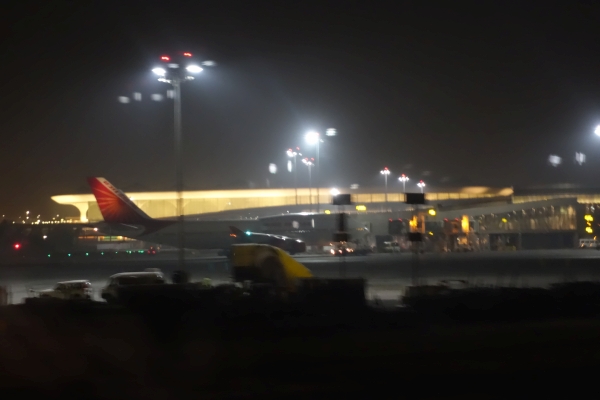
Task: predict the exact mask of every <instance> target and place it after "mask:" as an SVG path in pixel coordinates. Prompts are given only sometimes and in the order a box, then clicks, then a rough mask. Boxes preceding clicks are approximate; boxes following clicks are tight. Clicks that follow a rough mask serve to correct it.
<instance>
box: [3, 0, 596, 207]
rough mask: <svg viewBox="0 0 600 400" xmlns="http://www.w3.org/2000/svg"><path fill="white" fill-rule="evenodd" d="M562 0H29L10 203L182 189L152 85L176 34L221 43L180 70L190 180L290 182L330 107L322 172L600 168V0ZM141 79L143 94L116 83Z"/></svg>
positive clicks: (462, 181) (20, 45)
mask: <svg viewBox="0 0 600 400" xmlns="http://www.w3.org/2000/svg"><path fill="white" fill-rule="evenodd" d="M391 3H393V4H395V5H393V6H390V4H391ZM557 4H559V3H557V2H549V1H546V2H541V1H540V2H525V1H518V2H517V1H515V2H512V1H497V2H492V1H477V2H460V1H457V2H446V1H444V2H439V3H436V2H432V1H414V2H408V1H405V2H401V1H397V2H375V1H370V2H367V1H362V2H358V1H340V2H328V1H319V2H310V1H270V2H263V1H240V2H235V1H218V2H209V1H193V2H178V1H169V2H160V1H149V0H148V1H123V2H118V1H102V2H91V1H90V2H88V1H85V2H69V4H65V3H62V2H60V1H51V2H48V1H46V2H38V3H36V2H27V1H19V2H16V1H15V2H14V5H12V6H9V7H8V8H6V7H5V9H4V12H3V16H2V24H1V26H2V38H3V39H2V44H3V57H2V60H3V63H2V66H3V68H2V77H3V79H2V97H1V99H2V108H1V110H2V111H1V113H2V114H1V119H0V121H1V127H2V129H1V134H2V145H1V147H0V149H1V150H0V151H1V155H0V171H2V172H1V173H0V187H2V191H0V214H8V216H11V217H16V216H17V215H18V214H19V213H20V214H22V213H23V212H24V210H26V209H28V210H32V213H35V214H39V213H42V214H43V215H44V214H46V215H47V214H48V213H51V212H56V211H57V210H65V209H64V208H63V209H61V208H60V207H58V206H56V205H55V204H54V203H53V202H52V201H51V200H50V196H52V195H56V194H66V193H90V191H89V189H88V187H87V185H86V181H85V178H86V177H87V176H104V177H105V178H107V179H109V180H110V181H111V182H112V183H113V184H115V185H117V186H118V187H121V188H122V189H124V190H125V191H142V190H172V189H173V188H174V157H173V133H172V124H173V122H172V121H173V110H172V100H165V101H162V102H154V101H150V100H149V95H150V94H153V93H163V94H164V93H165V91H166V90H167V89H169V87H168V85H167V84H164V83H160V82H157V81H156V77H155V76H153V75H152V73H151V72H150V69H151V68H153V67H154V66H156V65H157V64H158V62H159V57H160V56H161V55H163V54H170V53H171V54H172V53H173V52H176V51H190V52H192V53H193V54H194V57H195V58H196V59H197V60H200V61H201V60H214V61H216V62H217V63H218V66H217V67H215V68H211V69H205V71H204V72H203V73H202V75H201V76H199V77H198V78H197V79H196V80H195V81H193V82H189V83H185V85H184V87H183V130H184V131H183V135H184V146H185V154H184V163H185V170H184V174H185V186H186V188H187V189H218V188H244V187H246V188H248V187H266V185H267V179H269V184H270V186H271V187H282V186H285V187H292V186H293V179H292V175H291V174H290V173H288V172H287V170H286V166H285V163H286V161H287V157H286V155H285V150H287V149H288V148H289V147H291V146H296V145H298V146H300V147H301V148H302V151H303V152H305V153H307V154H311V155H312V153H314V152H313V151H311V149H310V148H308V147H307V146H306V145H305V143H304V141H303V134H304V133H305V132H307V131H308V130H310V129H316V130H319V131H321V132H322V133H324V131H325V129H327V128H329V127H334V128H336V129H337V131H338V136H337V137H335V138H331V140H326V142H325V143H323V144H322V147H321V157H322V162H321V165H322V172H321V180H322V186H331V187H332V186H340V187H341V186H347V185H350V184H352V183H358V184H360V185H361V186H364V187H374V186H377V185H379V186H381V187H383V178H382V176H381V175H380V174H379V171H380V170H381V169H382V168H383V167H386V166H387V167H389V168H390V169H391V171H392V173H393V175H392V176H391V177H390V185H394V186H397V187H399V183H398V182H397V176H398V174H400V173H406V174H408V175H409V176H410V177H411V182H412V183H413V184H414V183H416V182H417V181H418V180H419V179H424V180H425V181H426V182H427V183H428V185H429V187H435V186H441V185H446V186H457V185H489V186H510V185H515V186H517V185H533V184H540V183H558V182H572V183H582V184H588V185H593V184H595V185H596V186H598V187H600V182H597V180H598V179H597V177H598V171H600V137H597V136H595V135H594V134H593V130H594V127H595V126H596V125H597V124H600V28H599V26H600V21H599V16H600V7H598V6H597V5H594V2H591V1H589V2H575V1H569V2H566V1H565V2H563V3H561V5H557ZM133 92H141V93H142V96H143V97H142V101H141V102H132V103H129V104H122V103H119V102H118V101H117V98H118V96H130V97H131V95H132V93H133ZM327 139H329V138H327ZM577 151H579V152H583V153H585V154H586V156H587V160H586V163H585V164H583V165H582V166H580V165H576V164H575V163H574V156H575V152H577ZM550 154H557V155H559V156H561V157H563V164H562V165H561V166H559V167H552V166H551V165H549V163H548V156H549V155H550ZM269 163H276V164H277V165H278V167H279V171H278V173H277V174H275V175H272V174H270V173H269V171H268V166H269ZM299 183H300V184H301V185H306V186H307V185H308V173H307V170H306V167H304V166H303V168H302V169H299ZM409 186H410V185H409ZM407 189H409V187H407ZM65 212H67V213H68V211H65ZM71 214H75V213H74V212H72V213H71Z"/></svg>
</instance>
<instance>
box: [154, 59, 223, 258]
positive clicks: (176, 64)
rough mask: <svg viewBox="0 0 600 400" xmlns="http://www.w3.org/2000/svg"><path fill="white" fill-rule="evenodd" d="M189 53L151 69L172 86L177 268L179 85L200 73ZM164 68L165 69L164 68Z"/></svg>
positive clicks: (181, 245)
mask: <svg viewBox="0 0 600 400" xmlns="http://www.w3.org/2000/svg"><path fill="white" fill-rule="evenodd" d="M191 57H192V54H191V53H187V52H186V53H183V54H177V56H176V57H175V59H171V57H169V56H162V57H161V58H160V60H161V62H162V63H163V65H164V67H163V66H160V67H156V68H153V69H152V72H154V73H155V74H156V75H158V80H159V81H160V82H165V83H168V84H170V85H171V86H173V100H174V101H173V104H174V112H173V115H174V124H173V130H174V136H175V186H176V190H177V217H178V226H179V231H178V241H177V242H178V247H179V260H178V261H179V268H180V269H183V268H184V267H185V252H184V249H185V228H184V218H183V162H182V156H181V84H182V83H183V82H186V81H189V80H192V79H194V77H193V76H192V74H198V73H200V72H202V67H200V66H199V65H198V64H197V63H194V62H192V61H191ZM200 65H204V66H213V65H214V62H212V61H204V62H202V63H201V64H200ZM165 67H166V68H165Z"/></svg>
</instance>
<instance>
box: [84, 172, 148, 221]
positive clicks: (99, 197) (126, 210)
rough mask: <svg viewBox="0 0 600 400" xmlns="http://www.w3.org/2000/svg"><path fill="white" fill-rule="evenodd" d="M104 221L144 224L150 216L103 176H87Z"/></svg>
mask: <svg viewBox="0 0 600 400" xmlns="http://www.w3.org/2000/svg"><path fill="white" fill-rule="evenodd" d="M87 181H88V184H89V185H90V188H91V189H92V193H94V197H96V202H98V207H99V208H100V212H101V213H102V217H103V218H104V221H106V222H109V223H120V224H144V223H145V222H148V221H151V220H152V218H151V217H150V216H148V214H146V213H145V212H143V211H142V210H141V209H140V208H139V207H138V206H136V205H135V203H134V202H133V201H131V199H130V198H129V197H127V196H126V195H125V193H123V192H122V191H121V190H119V189H117V188H116V187H114V186H113V185H112V184H111V183H110V182H109V181H107V180H106V179H104V178H96V177H92V178H88V180H87Z"/></svg>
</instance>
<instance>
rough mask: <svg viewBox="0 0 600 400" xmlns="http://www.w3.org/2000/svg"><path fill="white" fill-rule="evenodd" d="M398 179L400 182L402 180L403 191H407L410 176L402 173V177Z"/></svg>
mask: <svg viewBox="0 0 600 400" xmlns="http://www.w3.org/2000/svg"><path fill="white" fill-rule="evenodd" d="M398 180H399V181H400V182H402V191H403V192H404V193H406V182H408V181H409V179H408V176H406V175H404V174H402V175H400V177H399V178H398Z"/></svg>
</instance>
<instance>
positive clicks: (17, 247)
mask: <svg viewBox="0 0 600 400" xmlns="http://www.w3.org/2000/svg"><path fill="white" fill-rule="evenodd" d="M13 247H14V248H15V250H19V249H20V248H21V245H20V244H19V243H15V245H14V246H13Z"/></svg>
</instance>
